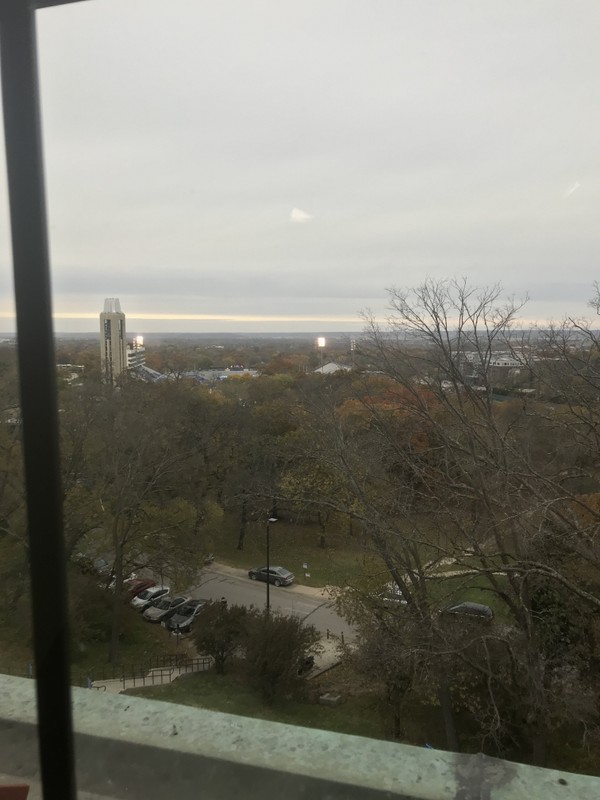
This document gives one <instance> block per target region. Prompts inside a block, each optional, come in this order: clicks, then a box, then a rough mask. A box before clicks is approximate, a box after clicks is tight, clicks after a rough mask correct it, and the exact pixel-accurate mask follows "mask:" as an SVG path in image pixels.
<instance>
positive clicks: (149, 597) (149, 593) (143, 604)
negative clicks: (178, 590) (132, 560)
mask: <svg viewBox="0 0 600 800" xmlns="http://www.w3.org/2000/svg"><path fill="white" fill-rule="evenodd" d="M169 591H170V589H169V587H168V586H151V587H150V588H149V589H144V591H143V592H140V593H139V594H138V595H136V596H135V597H134V598H133V600H132V601H131V605H132V606H133V608H135V609H137V610H138V611H143V610H144V609H145V608H148V606H149V605H150V603H151V602H152V601H153V600H158V599H159V597H162V596H163V595H165V594H169Z"/></svg>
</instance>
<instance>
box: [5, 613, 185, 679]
mask: <svg viewBox="0 0 600 800" xmlns="http://www.w3.org/2000/svg"><path fill="white" fill-rule="evenodd" d="M108 646H109V643H108V642H97V641H96V642H85V643H81V644H79V645H77V644H76V643H75V644H73V645H72V648H71V659H72V664H71V676H72V678H73V680H74V681H75V682H76V683H79V682H80V679H81V678H82V676H85V675H87V674H89V673H90V672H93V671H94V670H96V671H98V670H99V669H101V668H102V667H105V666H106V665H107V659H108ZM187 646H188V645H187V642H182V643H181V644H180V645H178V644H177V640H176V638H175V637H172V636H169V634H168V633H167V631H166V630H165V629H164V628H163V627H162V626H161V625H151V624H150V623H148V622H145V621H144V620H143V619H142V617H141V615H140V614H138V612H136V611H134V610H133V609H130V608H128V607H124V608H123V636H122V639H121V645H120V658H119V661H120V663H121V664H123V665H125V666H128V665H138V666H140V667H141V666H143V665H144V664H145V663H147V662H148V661H149V660H150V658H151V657H152V656H155V655H158V654H160V655H162V654H170V653H177V652H180V649H178V648H181V649H183V648H184V647H187ZM32 660H33V646H32V642H31V641H30V638H29V637H28V636H26V635H24V634H23V633H22V632H20V631H18V630H16V629H15V628H14V627H12V626H10V625H2V624H1V623H0V672H5V673H8V674H13V675H19V676H23V677H25V676H27V674H28V665H29V664H30V663H31V662H32Z"/></svg>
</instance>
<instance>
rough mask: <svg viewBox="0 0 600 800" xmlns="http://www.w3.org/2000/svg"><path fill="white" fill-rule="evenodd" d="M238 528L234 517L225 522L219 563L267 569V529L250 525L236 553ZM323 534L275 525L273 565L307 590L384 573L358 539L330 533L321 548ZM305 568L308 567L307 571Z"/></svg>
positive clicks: (218, 548) (305, 527) (217, 550)
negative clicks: (242, 543)
mask: <svg viewBox="0 0 600 800" xmlns="http://www.w3.org/2000/svg"><path fill="white" fill-rule="evenodd" d="M237 525H238V524H237V521H236V519H234V518H233V517H228V518H226V521H225V525H224V534H223V537H222V539H221V540H220V541H219V542H218V543H216V544H215V556H216V558H217V561H221V562H223V563H224V564H228V565H229V566H232V567H239V568H241V569H250V568H251V567H258V566H264V564H265V560H266V555H265V554H266V525H265V524H262V523H261V524H259V523H256V522H251V523H249V524H248V529H247V532H246V539H245V542H244V549H243V550H238V549H237V542H238V532H239V531H238V526H237ZM320 534H321V531H320V528H319V527H318V526H317V525H294V524H292V523H290V522H286V521H285V520H279V521H278V522H276V523H273V524H272V525H271V534H270V561H271V564H273V565H280V566H282V567H285V568H286V569H289V570H290V571H291V572H293V573H294V575H295V576H296V582H297V583H299V584H304V585H305V586H326V585H335V586H344V585H345V584H346V583H347V582H348V581H351V580H352V579H353V578H355V577H356V576H359V575H362V574H363V573H364V571H365V570H375V571H377V570H382V564H381V561H380V560H379V559H378V558H376V557H375V556H374V555H372V554H370V553H368V552H367V551H366V550H364V549H363V548H362V547H361V544H360V540H359V537H358V535H357V536H356V537H355V538H350V537H348V536H347V535H345V534H344V535H342V534H340V533H327V534H326V543H327V547H325V548H322V547H320V546H319V541H320ZM304 564H308V568H307V569H304V567H303V565H304ZM307 573H308V575H307Z"/></svg>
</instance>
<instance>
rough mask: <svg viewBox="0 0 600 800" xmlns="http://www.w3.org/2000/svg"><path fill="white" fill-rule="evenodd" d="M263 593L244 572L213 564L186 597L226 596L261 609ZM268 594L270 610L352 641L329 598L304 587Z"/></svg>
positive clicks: (348, 628) (264, 588)
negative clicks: (278, 611)
mask: <svg viewBox="0 0 600 800" xmlns="http://www.w3.org/2000/svg"><path fill="white" fill-rule="evenodd" d="M266 591H267V584H266V583H263V582H262V581H261V582H259V581H251V580H250V578H248V573H247V572H245V571H243V570H238V569H234V568H232V567H222V566H219V565H217V564H215V565H214V566H212V567H209V568H207V569H205V570H203V572H202V574H201V576H200V581H199V583H198V585H197V586H195V587H194V588H193V589H192V590H191V591H190V594H191V596H192V597H203V598H206V599H208V600H219V599H220V598H221V597H226V598H227V600H228V602H229V603H231V604H236V605H244V606H250V605H254V606H256V607H257V608H263V607H264V605H265V602H266ZM270 595H271V597H270V602H271V608H274V609H278V610H280V611H282V612H283V613H284V614H297V615H298V616H300V617H302V619H305V620H306V621H307V622H310V623H311V624H312V625H314V626H315V628H317V630H318V631H320V632H321V633H322V634H326V632H327V630H329V631H330V632H331V633H333V634H334V635H336V636H340V635H341V634H342V633H343V634H344V638H352V636H353V631H352V628H351V626H350V625H348V623H347V622H346V621H345V620H343V619H342V618H341V617H339V616H338V615H337V614H336V613H335V610H334V608H333V607H332V602H331V598H330V597H329V596H328V595H327V594H326V593H325V592H324V591H323V590H321V589H312V588H310V587H307V586H293V585H292V586H285V587H284V586H281V587H279V588H278V587H277V586H271V591H270Z"/></svg>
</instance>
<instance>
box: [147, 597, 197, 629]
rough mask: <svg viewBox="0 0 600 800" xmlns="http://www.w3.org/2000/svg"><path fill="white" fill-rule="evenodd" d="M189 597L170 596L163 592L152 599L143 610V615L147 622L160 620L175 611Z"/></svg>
mask: <svg viewBox="0 0 600 800" xmlns="http://www.w3.org/2000/svg"><path fill="white" fill-rule="evenodd" d="M189 599H190V598H189V597H171V596H170V595H168V594H165V595H164V596H163V597H161V598H160V599H159V600H153V601H152V602H151V603H150V605H149V606H148V608H147V609H146V610H145V611H144V614H143V617H144V619H146V620H148V622H162V620H163V619H168V618H169V617H170V616H172V615H173V614H174V613H175V611H176V610H177V609H178V608H179V606H182V605H183V604H184V603H186V602H187V601H188V600H189Z"/></svg>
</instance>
